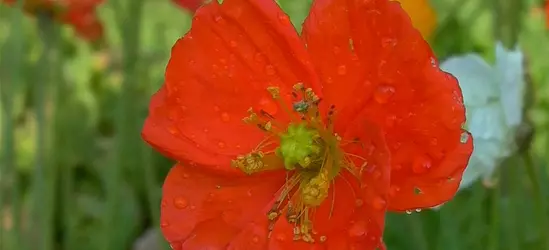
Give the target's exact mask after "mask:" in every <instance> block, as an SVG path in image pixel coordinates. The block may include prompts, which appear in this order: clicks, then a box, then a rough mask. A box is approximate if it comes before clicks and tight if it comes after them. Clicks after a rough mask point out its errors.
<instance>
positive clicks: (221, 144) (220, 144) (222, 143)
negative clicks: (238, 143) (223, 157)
mask: <svg viewBox="0 0 549 250" xmlns="http://www.w3.org/2000/svg"><path fill="white" fill-rule="evenodd" d="M217 146H218V147H219V148H225V147H226V145H225V143H224V142H222V141H220V142H218V143H217Z"/></svg>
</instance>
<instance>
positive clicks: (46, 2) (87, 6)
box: [3, 0, 104, 41]
mask: <svg viewBox="0 0 549 250" xmlns="http://www.w3.org/2000/svg"><path fill="white" fill-rule="evenodd" d="M3 1H4V2H5V3H7V4H10V5H11V4H14V3H15V2H16V0H3ZM103 1H104V0H26V1H24V3H23V9H24V10H25V12H27V13H29V14H31V15H38V14H39V13H46V14H48V15H51V17H52V18H53V19H54V20H56V21H58V22H60V23H63V24H67V25H70V26H72V27H73V28H74V29H75V32H76V33H77V34H78V35H79V36H81V37H82V38H84V39H86V40H90V41H95V40H97V39H99V38H101V36H102V35H103V26H102V24H101V22H100V21H99V19H98V18H97V16H96V13H95V9H96V7H97V6H98V5H99V4H101V3H102V2H103Z"/></svg>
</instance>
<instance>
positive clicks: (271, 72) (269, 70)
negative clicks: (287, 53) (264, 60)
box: [265, 65, 276, 76]
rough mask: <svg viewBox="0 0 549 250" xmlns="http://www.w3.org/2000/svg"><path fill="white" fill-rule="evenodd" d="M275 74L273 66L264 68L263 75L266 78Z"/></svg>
mask: <svg viewBox="0 0 549 250" xmlns="http://www.w3.org/2000/svg"><path fill="white" fill-rule="evenodd" d="M275 73H276V72H275V69H274V66H273V65H267V66H265V74H267V75H268V76H272V75H274V74H275Z"/></svg>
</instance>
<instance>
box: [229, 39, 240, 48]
mask: <svg viewBox="0 0 549 250" xmlns="http://www.w3.org/2000/svg"><path fill="white" fill-rule="evenodd" d="M229 46H231V47H232V48H236V46H238V43H237V42H236V41H233V40H231V41H230V42H229Z"/></svg>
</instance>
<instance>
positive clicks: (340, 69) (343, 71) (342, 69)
mask: <svg viewBox="0 0 549 250" xmlns="http://www.w3.org/2000/svg"><path fill="white" fill-rule="evenodd" d="M337 73H338V74H339V75H341V76H342V75H345V74H347V67H346V66H345V65H339V67H337Z"/></svg>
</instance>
